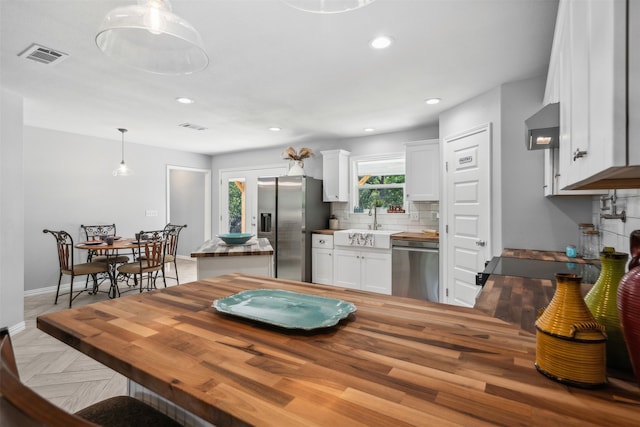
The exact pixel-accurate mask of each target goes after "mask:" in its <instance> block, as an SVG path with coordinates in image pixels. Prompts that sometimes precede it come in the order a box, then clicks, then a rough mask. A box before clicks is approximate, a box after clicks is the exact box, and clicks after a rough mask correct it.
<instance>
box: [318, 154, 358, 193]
mask: <svg viewBox="0 0 640 427" xmlns="http://www.w3.org/2000/svg"><path fill="white" fill-rule="evenodd" d="M320 154H322V189H323V190H322V200H323V201H325V202H348V201H349V155H350V154H351V153H349V152H348V151H345V150H328V151H321V152H320Z"/></svg>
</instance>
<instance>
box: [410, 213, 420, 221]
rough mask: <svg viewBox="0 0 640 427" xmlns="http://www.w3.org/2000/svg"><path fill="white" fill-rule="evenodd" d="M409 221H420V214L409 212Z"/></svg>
mask: <svg viewBox="0 0 640 427" xmlns="http://www.w3.org/2000/svg"><path fill="white" fill-rule="evenodd" d="M411 221H420V212H411Z"/></svg>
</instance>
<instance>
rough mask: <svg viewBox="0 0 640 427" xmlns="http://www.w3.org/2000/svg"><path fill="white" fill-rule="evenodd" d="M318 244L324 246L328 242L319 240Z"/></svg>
mask: <svg viewBox="0 0 640 427" xmlns="http://www.w3.org/2000/svg"><path fill="white" fill-rule="evenodd" d="M318 243H320V244H321V245H324V244H325V243H326V242H325V241H324V240H318Z"/></svg>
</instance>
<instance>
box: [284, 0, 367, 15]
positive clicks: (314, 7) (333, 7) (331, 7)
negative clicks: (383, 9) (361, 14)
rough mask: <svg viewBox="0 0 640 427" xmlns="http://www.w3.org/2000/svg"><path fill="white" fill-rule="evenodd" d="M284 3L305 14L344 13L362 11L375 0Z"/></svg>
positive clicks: (312, 0) (317, 0)
mask: <svg viewBox="0 0 640 427" xmlns="http://www.w3.org/2000/svg"><path fill="white" fill-rule="evenodd" d="M282 1H283V2H284V3H286V4H288V5H289V6H291V7H294V8H296V9H299V10H303V11H305V12H312V13H342V12H348V11H350V10H355V9H360V8H361V7H364V6H366V5H368V4H371V3H373V2H374V1H375V0H282Z"/></svg>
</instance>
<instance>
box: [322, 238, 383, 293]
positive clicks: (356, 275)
mask: <svg viewBox="0 0 640 427" xmlns="http://www.w3.org/2000/svg"><path fill="white" fill-rule="evenodd" d="M333 255H334V256H333V273H334V283H335V285H336V286H342V287H345V288H351V289H361V290H363V291H370V292H377V293H380V294H385V295H391V252H390V251H387V250H376V249H369V250H366V249H342V248H340V249H334V251H333Z"/></svg>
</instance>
